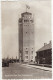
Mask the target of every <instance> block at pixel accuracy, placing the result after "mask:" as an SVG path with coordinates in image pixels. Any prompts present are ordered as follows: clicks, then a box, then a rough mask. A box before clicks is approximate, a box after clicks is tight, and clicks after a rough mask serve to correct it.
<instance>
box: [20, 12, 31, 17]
mask: <svg viewBox="0 0 53 80" xmlns="http://www.w3.org/2000/svg"><path fill="white" fill-rule="evenodd" d="M25 15H32V13H30V12H24V13H22V14H21V16H22V17H24V16H25Z"/></svg>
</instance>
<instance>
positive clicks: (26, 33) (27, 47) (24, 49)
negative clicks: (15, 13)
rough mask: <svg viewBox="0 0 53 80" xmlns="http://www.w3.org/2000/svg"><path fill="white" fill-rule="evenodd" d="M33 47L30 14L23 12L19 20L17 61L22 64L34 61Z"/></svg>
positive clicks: (32, 27)
mask: <svg viewBox="0 0 53 80" xmlns="http://www.w3.org/2000/svg"><path fill="white" fill-rule="evenodd" d="M34 46H35V44H34V20H33V17H32V13H29V12H24V13H22V14H21V18H19V60H20V61H23V62H30V61H31V62H32V61H34V58H35V50H34Z"/></svg>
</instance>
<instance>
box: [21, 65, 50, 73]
mask: <svg viewBox="0 0 53 80" xmlns="http://www.w3.org/2000/svg"><path fill="white" fill-rule="evenodd" d="M22 65H23V66H29V67H33V68H36V69H40V70H44V71H50V72H52V68H47V67H42V66H41V67H40V66H33V65H28V64H22Z"/></svg>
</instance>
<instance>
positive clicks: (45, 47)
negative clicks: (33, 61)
mask: <svg viewBox="0 0 53 80" xmlns="http://www.w3.org/2000/svg"><path fill="white" fill-rule="evenodd" d="M51 48H52V45H51V43H49V44H46V45H44V46H43V47H42V48H40V49H39V50H37V51H36V52H39V51H43V50H48V49H51Z"/></svg>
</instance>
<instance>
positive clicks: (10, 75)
mask: <svg viewBox="0 0 53 80" xmlns="http://www.w3.org/2000/svg"><path fill="white" fill-rule="evenodd" d="M2 78H3V79H45V78H46V79H51V78H52V72H49V71H44V70H40V69H36V68H32V67H27V66H24V65H21V64H19V63H11V64H10V66H9V67H3V68H2Z"/></svg>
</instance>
